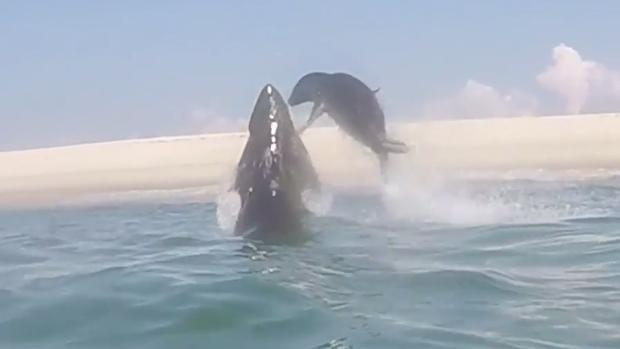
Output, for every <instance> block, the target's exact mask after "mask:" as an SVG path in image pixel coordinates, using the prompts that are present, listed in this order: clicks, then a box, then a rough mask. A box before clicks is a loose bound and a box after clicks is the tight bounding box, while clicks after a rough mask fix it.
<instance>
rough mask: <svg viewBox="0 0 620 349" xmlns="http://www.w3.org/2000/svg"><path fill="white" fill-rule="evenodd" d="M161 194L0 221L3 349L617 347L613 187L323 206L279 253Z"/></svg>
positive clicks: (192, 201)
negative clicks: (302, 235) (302, 237)
mask: <svg viewBox="0 0 620 349" xmlns="http://www.w3.org/2000/svg"><path fill="white" fill-rule="evenodd" d="M138 196H139V195H138ZM175 196H177V194H174V193H171V194H170V197H169V198H166V196H165V195H164V196H163V197H162V196H159V197H157V198H150V199H144V198H143V199H142V200H119V201H118V202H115V201H114V200H107V201H106V202H103V203H99V204H96V203H93V202H90V203H88V204H79V205H77V204H76V205H68V206H62V207H55V208H38V209H34V208H32V209H19V210H17V209H3V210H1V211H0V309H1V311H0V348H10V349H20V348H38V349H43V348H132V349H137V348H477V349H479V348H515V349H516V348H563V349H567V348H588V349H594V348H620V263H619V260H620V179H618V178H617V177H611V178H603V179H587V180H584V179H574V180H549V179H546V178H543V179H536V178H534V179H527V180H524V179H503V180H471V181H464V182H454V183H450V184H443V185H440V186H435V187H433V188H431V189H428V190H421V189H420V188H416V186H411V187H409V188H402V187H398V186H397V187H393V188H388V189H387V190H386V192H385V193H384V195H378V194H361V193H359V194H355V193H339V192H333V193H331V198H330V199H329V200H325V202H323V203H320V204H319V205H318V207H319V208H318V209H317V210H318V211H321V212H320V214H319V215H317V216H316V217H312V218H310V219H309V220H308V222H307V225H308V227H309V229H310V230H311V235H310V238H309V239H308V240H306V241H300V242H298V243H295V244H284V245H268V244H263V243H260V242H253V241H248V240H244V239H241V238H238V237H234V236H232V234H231V232H230V230H229V226H230V222H233V221H234V202H233V203H232V204H231V201H230V200H231V198H230V197H228V198H226V197H220V199H219V200H210V199H206V198H201V197H200V195H197V196H191V197H190V198H185V199H175V200H172V199H173V197H175ZM218 205H219V206H218Z"/></svg>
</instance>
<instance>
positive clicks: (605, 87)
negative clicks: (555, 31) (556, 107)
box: [536, 44, 620, 114]
mask: <svg viewBox="0 0 620 349" xmlns="http://www.w3.org/2000/svg"><path fill="white" fill-rule="evenodd" d="M552 57H553V63H552V64H551V65H550V66H549V67H547V69H545V71H543V72H542V73H540V74H539V75H538V76H537V77H536V80H537V81H538V83H539V84H540V85H541V86H542V87H543V88H545V89H547V90H549V91H551V92H553V93H555V94H557V95H559V96H560V97H561V98H562V99H564V100H565V102H566V107H565V108H566V110H565V111H566V112H568V113H572V114H575V113H579V112H582V111H583V110H584V109H590V110H592V109H594V110H596V109H597V108H600V107H607V108H618V107H620V72H618V71H614V70H610V69H608V68H607V67H605V66H604V65H603V64H600V63H597V62H594V61H588V60H584V59H583V58H582V57H581V55H580V54H579V52H577V50H575V49H573V48H572V47H569V46H566V45H565V44H560V45H558V46H556V47H554V48H553V53H552Z"/></svg>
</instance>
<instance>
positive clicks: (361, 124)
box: [288, 72, 409, 178]
mask: <svg viewBox="0 0 620 349" xmlns="http://www.w3.org/2000/svg"><path fill="white" fill-rule="evenodd" d="M377 92H378V89H377V90H371V89H370V88H368V86H366V84H364V83H363V82H362V81H360V80H359V79H357V78H355V77H353V76H351V75H349V74H346V73H332V74H329V73H322V72H313V73H309V74H306V75H304V76H303V77H302V78H301V79H299V81H298V82H297V84H296V85H295V87H294V88H293V91H292V92H291V95H290V97H289V99H288V103H289V104H290V105H291V106H296V105H299V104H302V103H306V102H313V103H314V105H313V107H312V112H311V113H310V117H309V118H308V121H307V122H306V124H305V125H304V126H303V127H302V128H301V129H300V130H299V132H300V133H301V132H303V131H304V130H305V129H306V128H308V127H310V125H312V123H313V122H314V121H315V120H316V119H317V118H318V117H319V116H321V115H322V114H323V113H326V114H328V115H329V116H330V117H331V118H332V119H333V120H334V121H335V122H336V124H337V125H338V126H339V127H340V128H341V129H343V130H344V131H345V132H346V133H348V134H349V135H350V136H351V137H352V138H353V139H355V140H357V141H358V142H360V143H362V144H364V145H366V146H367V147H369V148H370V149H371V150H372V151H373V152H374V153H375V154H376V155H377V157H378V158H379V164H380V168H381V173H382V175H383V176H384V178H385V172H386V166H387V160H388V153H406V152H408V151H409V147H408V146H407V145H406V144H405V143H403V142H401V141H397V140H393V139H389V138H388V137H387V135H386V131H385V116H384V114H383V110H382V109H381V106H380V105H379V102H378V101H377V97H376V95H375V94H376V93H377Z"/></svg>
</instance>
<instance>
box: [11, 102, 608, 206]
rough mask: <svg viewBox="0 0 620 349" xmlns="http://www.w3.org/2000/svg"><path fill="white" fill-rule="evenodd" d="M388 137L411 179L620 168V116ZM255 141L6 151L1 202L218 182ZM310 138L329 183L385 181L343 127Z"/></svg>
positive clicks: (401, 132) (208, 139)
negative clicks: (399, 143)
mask: <svg viewBox="0 0 620 349" xmlns="http://www.w3.org/2000/svg"><path fill="white" fill-rule="evenodd" d="M388 133H389V134H390V136H391V137H392V138H396V139H400V140H403V141H405V142H406V143H408V144H409V145H411V146H412V151H411V152H410V153H408V154H394V155H392V156H391V157H390V159H391V160H390V165H391V167H392V168H393V171H396V173H399V174H403V175H405V174H408V173H416V174H419V173H423V174H427V175H429V176H430V175H433V174H438V175H441V176H442V177H454V176H457V175H458V174H459V173H461V174H462V173H464V172H476V171H478V172H488V173H492V172H494V171H495V172H498V173H501V172H502V171H503V172H506V171H508V172H510V171H513V172H514V171H523V170H531V171H538V170H544V171H565V170H579V171H581V172H583V173H588V172H596V171H601V169H604V170H606V171H614V170H620V113H609V114H591V115H574V116H547V117H516V118H496V119H460V120H437V121H419V122H410V123H395V124H389V125H388ZM246 137H247V134H246V133H244V132H232V133H215V134H199V135H185V136H173V137H156V138H144V139H132V140H118V141H110V142H100V143H85V144H77V145H66V146H60V147H51V148H38V149H29V150H13V151H7V152H0V169H2V170H0V204H3V203H4V204H6V203H11V202H13V203H15V202H17V201H24V202H28V201H41V200H43V201H52V202H53V201H54V199H53V197H63V198H69V197H73V196H76V195H83V194H88V193H100V192H115V191H124V190H158V189H181V188H188V187H204V188H209V187H213V188H217V187H218V186H221V185H222V184H223V183H225V182H226V181H228V180H231V177H232V174H233V170H234V166H235V165H236V162H237V161H238V158H239V156H240V154H241V151H242V148H243V146H244V144H245V140H246ZM302 138H303V141H304V143H305V144H306V147H307V148H308V151H309V152H310V155H311V157H312V161H313V163H314V166H315V167H316V169H317V172H318V173H319V176H320V177H321V181H322V182H323V183H325V184H326V185H328V186H331V187H336V188H344V189H346V188H353V187H378V186H379V185H380V178H379V173H378V172H379V171H378V167H377V163H376V159H375V157H374V155H373V154H371V153H370V151H368V150H366V149H365V148H363V147H361V146H360V145H359V144H357V143H355V142H354V141H353V140H351V139H350V138H349V137H348V136H346V135H344V133H342V132H341V131H339V130H338V129H336V128H335V127H316V128H311V129H309V130H307V131H306V133H304V135H303V137H302ZM52 194H53V195H52Z"/></svg>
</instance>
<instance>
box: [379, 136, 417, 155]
mask: <svg viewBox="0 0 620 349" xmlns="http://www.w3.org/2000/svg"><path fill="white" fill-rule="evenodd" d="M381 147H382V148H383V149H385V151H387V152H389V153H399V154H404V153H408V152H409V150H410V148H409V146H408V145H407V144H405V143H404V142H401V141H397V140H393V139H388V138H386V139H384V140H383V141H382V142H381Z"/></svg>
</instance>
